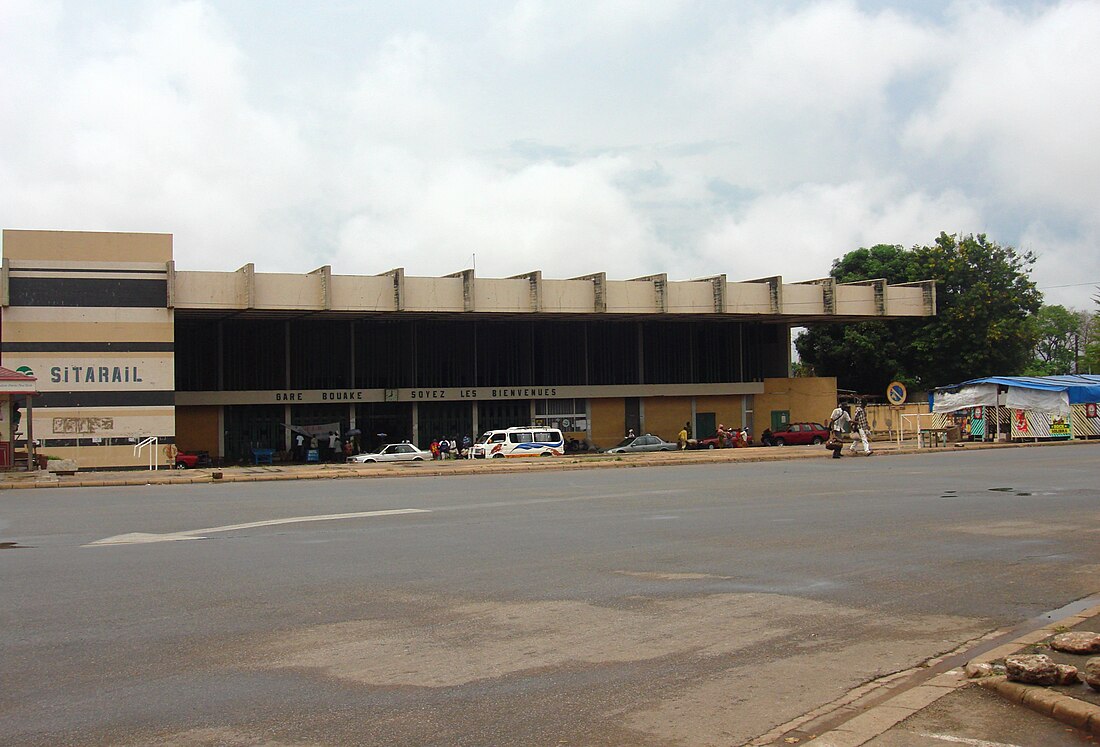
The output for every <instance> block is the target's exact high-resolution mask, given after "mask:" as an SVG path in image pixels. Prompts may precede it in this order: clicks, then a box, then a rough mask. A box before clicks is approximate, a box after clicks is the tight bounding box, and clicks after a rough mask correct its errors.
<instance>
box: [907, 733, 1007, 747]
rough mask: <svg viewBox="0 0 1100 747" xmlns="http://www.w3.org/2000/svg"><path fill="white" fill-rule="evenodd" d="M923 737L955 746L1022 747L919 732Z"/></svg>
mask: <svg viewBox="0 0 1100 747" xmlns="http://www.w3.org/2000/svg"><path fill="white" fill-rule="evenodd" d="M918 734H919V735H920V736H922V737H928V738H929V739H938V740H940V741H941V742H952V743H954V744H968V745H971V746H972V747H1020V745H1018V744H1009V743H1007V742H990V741H987V740H985V739H968V738H967V737H953V736H951V735H950V734H929V733H927V732H918Z"/></svg>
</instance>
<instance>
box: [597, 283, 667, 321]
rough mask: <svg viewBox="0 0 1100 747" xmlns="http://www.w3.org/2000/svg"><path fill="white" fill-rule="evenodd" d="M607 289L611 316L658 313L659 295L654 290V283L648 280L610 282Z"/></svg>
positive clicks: (608, 307) (608, 308)
mask: <svg viewBox="0 0 1100 747" xmlns="http://www.w3.org/2000/svg"><path fill="white" fill-rule="evenodd" d="M606 287H607V311H608V313H609V314H637V313H642V312H645V313H653V312H655V311H657V294H656V292H655V291H654V290H653V283H651V282H649V281H647V280H631V281H627V280H609V281H607V286H606Z"/></svg>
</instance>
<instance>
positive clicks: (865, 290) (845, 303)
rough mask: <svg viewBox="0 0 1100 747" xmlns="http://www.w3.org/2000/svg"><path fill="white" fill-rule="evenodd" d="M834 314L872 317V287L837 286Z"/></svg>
mask: <svg viewBox="0 0 1100 747" xmlns="http://www.w3.org/2000/svg"><path fill="white" fill-rule="evenodd" d="M836 313H838V314H854V315H862V316H874V314H875V288H874V286H871V285H838V286H837V287H836Z"/></svg>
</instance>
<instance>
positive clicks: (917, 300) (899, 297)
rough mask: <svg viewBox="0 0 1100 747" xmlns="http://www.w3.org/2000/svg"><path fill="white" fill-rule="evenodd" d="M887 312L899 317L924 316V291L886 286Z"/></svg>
mask: <svg viewBox="0 0 1100 747" xmlns="http://www.w3.org/2000/svg"><path fill="white" fill-rule="evenodd" d="M886 311H887V313H889V314H891V315H898V316H902V315H908V316H924V289H922V288H899V287H897V286H896V285H888V286H886Z"/></svg>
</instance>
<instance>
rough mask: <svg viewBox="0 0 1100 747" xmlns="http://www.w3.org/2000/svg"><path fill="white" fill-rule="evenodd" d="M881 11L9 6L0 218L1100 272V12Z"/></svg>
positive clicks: (624, 262) (566, 264)
mask: <svg viewBox="0 0 1100 747" xmlns="http://www.w3.org/2000/svg"><path fill="white" fill-rule="evenodd" d="M410 7H411V6H410ZM870 7H871V6H869V5H867V4H862V3H857V2H855V0H816V1H810V2H801V1H799V0H793V1H792V2H784V3H781V4H770V5H761V4H756V3H731V4H724V5H723V4H719V5H708V4H698V3H689V2H686V0H667V2H657V3H634V2H627V1H626V0H602V1H597V2H587V3H584V2H579V0H578V2H570V3H567V4H564V5H563V4H560V3H553V4H552V3H549V2H543V1H541V0H519V1H518V2H514V3H507V2H504V3H502V2H498V1H496V0H493V1H492V2H488V1H487V3H486V4H484V5H476V4H474V5H469V6H463V8H462V10H461V13H459V12H458V11H457V10H454V9H451V10H447V9H444V10H443V12H439V13H431V14H428V13H419V14H418V12H417V11H415V10H412V9H410V8H406V7H402V8H400V9H399V8H390V7H385V8H383V7H374V8H373V9H372V10H370V12H365V11H348V10H347V9H346V8H335V7H329V6H326V5H324V4H322V5H321V6H318V7H317V8H315V9H313V10H311V11H310V12H311V13H312V14H313V15H311V16H310V20H309V23H301V24H300V23H296V22H295V19H296V18H297V15H296V14H299V13H302V12H303V11H302V9H301V7H300V6H299V4H297V3H293V2H288V1H280V0H272V2H271V3H267V4H265V5H264V6H263V7H262V8H260V7H257V9H255V10H251V11H250V10H248V9H247V8H242V6H239V5H230V4H226V3H225V2H224V0H184V1H174V0H155V1H154V0H151V1H150V2H147V3H140V4H129V3H122V4H119V5H118V6H106V5H104V6H102V7H101V6H98V5H68V4H64V3H59V2H52V3H51V2H30V1H23V2H20V1H19V0H8V1H7V2H3V3H0V97H2V99H3V100H4V101H5V102H6V103H7V104H8V105H7V106H5V107H4V108H3V109H0V225H3V226H5V227H12V228H39V227H40V228H72V229H87V230H146V231H165V232H171V233H174V234H175V235H176V247H177V259H178V263H179V266H180V267H181V269H233V268H235V267H237V266H239V265H241V264H243V263H245V262H249V261H253V262H256V264H257V266H258V268H259V269H260V270H261V271H286V272H304V271H307V270H309V269H312V268H314V267H316V266H318V265H320V264H325V263H332V264H333V269H334V271H336V272H339V273H351V272H380V271H383V270H386V269H389V268H390V267H393V266H395V265H398V264H402V265H405V266H406V267H407V268H408V269H409V271H410V272H413V273H418V274H434V273H443V272H452V271H454V270H457V269H461V268H463V267H465V266H467V265H468V264H469V263H470V261H469V259H470V255H472V254H474V253H476V254H477V257H478V272H479V273H480V274H484V275H506V274H514V273H518V272H522V271H525V270H530V269H534V268H541V269H542V270H544V272H545V273H546V274H547V275H548V276H573V275H579V274H582V273H586V272H591V271H597V270H606V271H607V272H608V273H609V274H610V275H612V276H613V277H628V276H634V275H641V274H646V273H651V272H668V273H669V274H670V276H673V277H692V276H699V275H710V274H716V273H720V272H725V273H727V274H728V275H729V276H730V277H731V278H732V279H736V278H738V277H741V278H745V277H757V276H763V275H773V274H784V275H786V276H788V277H790V278H791V279H792V280H798V279H809V278H812V277H820V276H822V275H824V274H825V273H827V272H828V269H829V266H830V263H831V261H832V260H833V258H835V257H837V256H840V255H841V254H843V253H844V252H847V251H849V250H851V249H854V248H856V247H858V246H861V245H870V244H874V243H898V244H902V245H906V246H909V245H911V244H915V243H927V242H929V241H931V240H932V239H933V238H934V237H935V236H936V235H937V234H938V233H939V231H941V230H946V231H948V232H978V231H985V232H987V233H989V235H990V236H991V238H993V239H995V240H996V241H998V242H1000V243H1002V244H1010V245H1016V246H1020V247H1021V248H1028V245H1031V246H1033V248H1035V249H1036V250H1037V251H1040V253H1041V255H1042V258H1041V259H1040V263H1039V265H1038V267H1037V269H1036V276H1037V277H1042V279H1043V280H1042V282H1043V283H1046V284H1051V285H1054V284H1059V283H1058V282H1057V281H1058V280H1059V279H1064V278H1063V277H1062V276H1063V275H1066V274H1073V275H1074V277H1073V278H1070V279H1071V280H1072V279H1075V278H1078V277H1080V273H1076V274H1075V269H1076V270H1081V264H1082V262H1084V264H1085V265H1086V266H1085V267H1084V270H1081V271H1082V272H1088V271H1095V268H1094V269H1092V270H1090V269H1089V268H1090V267H1094V266H1093V265H1088V262H1087V260H1088V257H1091V256H1094V255H1095V254H1096V252H1095V245H1096V244H1095V242H1096V239H1097V238H1098V237H1100V227H1098V224H1100V221H1098V220H1097V219H1096V218H1095V217H1094V206H1095V205H1096V204H1097V203H1098V202H1100V155H1098V153H1097V152H1096V150H1095V149H1093V148H1091V147H1089V143H1090V139H1091V136H1092V132H1094V131H1096V130H1097V128H1098V127H1100V101H1098V100H1096V97H1092V96H1089V95H1088V93H1089V92H1090V91H1091V88H1092V87H1094V85H1093V84H1092V81H1093V80H1095V79H1096V78H1097V77H1098V74H1100V52H1098V51H1097V50H1096V49H1094V45H1092V43H1091V41H1092V40H1091V39H1090V32H1091V30H1092V29H1094V28H1097V27H1100V2H1097V1H1095V0H1088V1H1085V0H1064V1H1063V2H1054V3H1043V4H1036V3H1031V2H1026V3H1021V4H1019V5H1018V6H1017V5H1016V4H1014V3H1011V2H1009V0H1004V1H1003V2H992V0H987V1H985V2H971V1H967V2H959V3H958V4H957V5H954V6H952V7H951V10H950V12H949V13H947V14H938V13H923V14H920V15H917V14H915V13H913V12H911V11H908V10H906V9H904V6H903V5H901V4H897V7H899V8H901V9H900V10H873V9H869V8H870ZM111 8H113V9H114V12H112V11H111V10H110V9H111ZM260 13H262V14H265V15H264V16H263V17H262V18H261V17H259V16H257V15H255V14H260ZM275 16H278V17H279V22H270V23H269V22H267V21H270V20H271V19H272V18H273V17H275ZM366 23H369V24H370V26H369V28H367V27H366V26H365V25H364V24H366ZM341 24H344V25H341ZM257 29H262V33H261V32H259V31H258V30H257ZM288 29H289V31H288ZM322 32H323V33H322ZM280 33H285V34H290V35H288V36H286V37H285V38H284V37H280V36H279V34H280ZM260 37H263V38H262V39H261V38H260ZM269 37H270V38H269ZM302 50H308V53H304V52H303V51H302ZM326 50H328V51H330V52H331V53H329V54H324V52H325V51H326ZM332 50H339V53H336V52H334V51H332ZM348 50H353V51H352V52H351V53H350V54H349V53H348ZM272 70H281V71H284V73H285V72H286V71H292V75H290V76H289V77H290V78H292V79H290V80H288V79H287V77H288V76H287V75H285V74H284V75H283V76H281V77H280V76H275V75H273V74H272V72H271V71H272ZM517 143H518V144H522V145H517ZM1071 258H1072V259H1071ZM1079 259H1080V261H1078V260H1079ZM1084 279H1085V280H1091V279H1092V278H1084ZM1097 279H1098V280H1100V278H1097ZM1092 292H1093V291H1092V289H1091V288H1087V287H1086V288H1084V289H1082V290H1080V295H1079V297H1080V298H1081V299H1083V300H1085V301H1087V299H1088V296H1089V294H1091V293H1092ZM1079 305H1082V304H1080V303H1079Z"/></svg>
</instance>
